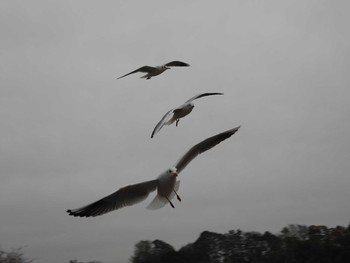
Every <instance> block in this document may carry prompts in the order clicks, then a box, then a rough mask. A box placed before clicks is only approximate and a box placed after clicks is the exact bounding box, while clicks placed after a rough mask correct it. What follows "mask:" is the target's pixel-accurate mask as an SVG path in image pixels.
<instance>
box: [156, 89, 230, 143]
mask: <svg viewBox="0 0 350 263" xmlns="http://www.w3.org/2000/svg"><path fill="white" fill-rule="evenodd" d="M211 95H224V93H218V92H214V93H202V94H198V95H196V96H194V97H192V98H190V99H189V100H187V101H186V102H185V103H184V104H182V105H181V106H179V107H177V108H174V109H171V110H170V111H168V112H167V113H165V115H164V116H163V118H162V119H161V120H160V121H159V122H158V123H157V125H156V127H155V128H154V130H153V132H152V135H151V138H153V136H154V135H155V134H156V133H157V132H159V131H160V129H161V128H162V127H163V126H164V125H170V124H172V123H174V121H176V126H177V125H178V124H179V121H180V118H183V117H185V116H186V115H188V114H190V112H191V111H192V110H193V108H194V105H193V103H192V101H194V100H196V99H199V98H202V97H205V96H211Z"/></svg>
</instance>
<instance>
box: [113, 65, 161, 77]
mask: <svg viewBox="0 0 350 263" xmlns="http://www.w3.org/2000/svg"><path fill="white" fill-rule="evenodd" d="M154 69H155V67H150V66H143V67H141V68H138V69H136V70H134V71H131V72H129V73H128V74H125V75H123V76H121V77H119V78H117V79H121V78H124V77H126V76H128V75H130V74H133V73H136V72H145V73H149V72H151V71H152V70H154Z"/></svg>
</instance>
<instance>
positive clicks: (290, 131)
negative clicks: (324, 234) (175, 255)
mask: <svg viewBox="0 0 350 263" xmlns="http://www.w3.org/2000/svg"><path fill="white" fill-rule="evenodd" d="M349 8H350V3H349V2H348V1H324V0H314V1H311V0H310V1H305V0H300V1H279V0H275V1H257V0H255V1H232V0H230V1H220V2H218V1H138V2H136V1H123V2H122V1H14V0H9V1H1V2H0V32H1V41H0V54H1V60H0V75H1V78H0V81H1V89H0V140H1V142H0V143H1V148H0V167H1V168H0V169H1V179H0V180H1V182H0V211H1V216H0V237H1V240H0V245H1V246H2V248H3V249H11V248H16V247H19V246H22V247H24V252H25V255H26V256H27V257H30V258H37V261H36V262H38V263H50V262H52V263H55V262H57V263H59V262H68V261H69V260H70V259H75V258H77V259H79V260H81V261H88V260H93V259H96V260H100V261H104V262H106V263H110V262H113V261H114V262H115V261H117V262H126V261H127V259H128V258H129V256H130V255H132V254H133V249H134V244H135V243H137V242H138V241H140V240H147V239H149V240H154V239H161V240H164V241H166V242H168V243H170V244H172V245H174V246H175V248H176V249H178V248H179V247H181V246H182V245H185V244H187V243H189V242H193V241H194V240H195V239H196V238H197V237H198V235H199V234H200V232H202V231H203V230H210V231H215V232H226V231H228V230H231V229H238V228H239V229H242V230H244V231H252V230H256V231H265V230H268V231H272V232H277V231H279V230H280V229H281V228H282V227H283V226H285V225H287V224H293V223H295V224H324V225H327V226H335V225H347V224H348V223H349V218H350V217H349V191H348V188H349V185H350V178H349V168H350V162H349V149H350V140H349V134H350V122H349V116H350V103H349V97H350V91H349V84H350V75H349V67H350V54H349V52H350V51H349V46H350V37H349V31H350V28H349V27H350V18H349V15H348V10H349ZM172 60H182V61H185V62H187V63H189V64H191V67H190V68H179V69H172V70H169V71H167V72H165V73H164V74H162V75H160V76H158V77H156V78H153V79H151V80H144V79H139V77H140V76H141V74H134V75H131V76H128V77H126V78H123V79H120V80H116V77H118V76H121V75H123V74H125V73H128V72H130V71H132V70H134V69H136V68H138V67H140V66H143V65H160V64H163V63H166V62H169V61H172ZM202 92H223V93H225V95H224V96H213V97H207V98H203V99H200V100H198V101H196V102H195V108H194V110H193V112H192V113H191V115H189V116H187V117H186V118H185V119H183V120H181V121H180V123H179V127H175V126H169V127H168V126H167V127H164V128H163V129H162V130H161V131H160V132H159V133H158V134H157V135H156V136H155V138H154V139H150V135H151V132H152V130H153V128H154V126H155V125H156V123H157V122H158V121H159V119H160V118H161V117H162V116H163V114H164V113H165V112H166V111H167V110H169V109H171V108H172V107H174V106H178V105H180V104H181V103H183V102H184V101H186V100H187V99H189V98H190V97H192V96H193V95H196V94H197V93H202ZM238 125H242V128H241V129H240V130H239V132H237V134H235V135H234V136H232V137H231V138H230V139H229V140H227V141H225V142H224V143H222V144H220V145H219V146H217V147H216V148H214V149H212V150H210V151H209V152H206V153H204V154H203V155H201V156H200V157H198V158H197V159H195V160H194V161H193V162H192V163H191V164H190V165H189V166H188V167H187V168H186V169H185V170H184V171H183V172H182V173H181V175H180V179H181V186H180V190H179V194H180V195H181V197H182V199H183V201H182V202H181V203H178V202H177V201H175V206H176V209H172V208H171V207H170V206H166V207H165V208H163V209H160V210H157V211H149V210H147V209H145V207H146V206H147V204H148V203H149V202H150V200H151V199H152V198H153V195H152V196H150V197H149V198H148V199H147V200H146V201H144V202H142V203H141V204H138V205H135V206H133V207H128V208H124V209H122V210H119V211H117V212H113V213H110V214H106V215H103V216H101V217H97V218H93V219H86V218H73V217H69V216H68V215H67V214H66V212H65V210H66V209H68V208H77V207H80V206H82V205H86V204H88V203H90V202H93V201H95V200H97V199H99V198H101V197H103V196H105V195H107V194H109V193H111V192H113V191H115V190H117V189H118V188H120V187H122V186H125V185H127V184H132V183H137V182H140V181H143V180H149V179H153V178H155V177H156V176H158V175H159V174H160V173H161V172H162V171H163V170H165V169H166V168H168V167H170V166H172V165H173V164H174V163H175V162H176V161H177V159H178V158H179V157H180V156H181V155H182V154H183V153H185V151H186V150H187V149H188V148H189V147H191V146H193V145H194V144H196V143H198V142H199V141H201V140H203V139H205V138H207V137H209V136H211V135H214V134H216V133H219V132H222V131H224V130H227V129H230V128H233V127H236V126H238Z"/></svg>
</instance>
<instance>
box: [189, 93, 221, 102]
mask: <svg viewBox="0 0 350 263" xmlns="http://www.w3.org/2000/svg"><path fill="white" fill-rule="evenodd" d="M211 95H224V93H220V92H212V93H201V94H197V95H196V96H194V97H192V98H190V99H189V100H187V101H186V102H185V103H189V102H191V101H193V100H196V99H199V98H202V97H206V96H211Z"/></svg>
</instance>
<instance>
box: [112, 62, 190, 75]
mask: <svg viewBox="0 0 350 263" xmlns="http://www.w3.org/2000/svg"><path fill="white" fill-rule="evenodd" d="M189 66H190V65H189V64H187V63H185V62H182V61H171V62H169V63H167V64H164V65H162V66H156V67H151V66H143V67H141V68H138V69H136V70H134V71H131V72H129V73H128V74H125V75H123V76H121V77H119V78H117V79H121V78H124V77H126V76H128V75H130V74H134V73H136V72H143V73H147V74H146V75H144V76H142V77H141V78H146V79H150V78H152V77H154V76H157V75H159V74H162V73H163V72H164V71H166V70H167V69H170V68H171V67H189Z"/></svg>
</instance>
